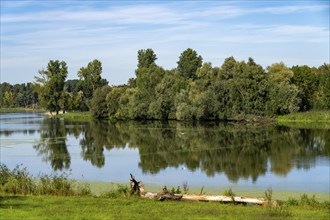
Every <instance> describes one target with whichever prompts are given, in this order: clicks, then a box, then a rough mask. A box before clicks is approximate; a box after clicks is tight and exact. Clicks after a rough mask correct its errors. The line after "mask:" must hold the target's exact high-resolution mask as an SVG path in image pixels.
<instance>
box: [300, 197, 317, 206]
mask: <svg viewBox="0 0 330 220" xmlns="http://www.w3.org/2000/svg"><path fill="white" fill-rule="evenodd" d="M299 204H300V205H303V206H304V205H305V206H312V207H314V208H317V207H318V206H320V203H319V202H318V201H317V200H316V198H315V195H313V196H312V197H308V196H307V195H306V194H303V195H302V196H301V197H300V201H299Z"/></svg>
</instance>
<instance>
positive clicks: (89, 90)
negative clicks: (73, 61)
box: [78, 59, 102, 99]
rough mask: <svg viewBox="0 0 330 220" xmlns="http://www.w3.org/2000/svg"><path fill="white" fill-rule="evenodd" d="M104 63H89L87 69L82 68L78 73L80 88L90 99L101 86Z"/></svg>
mask: <svg viewBox="0 0 330 220" xmlns="http://www.w3.org/2000/svg"><path fill="white" fill-rule="evenodd" d="M101 74H102V63H101V62H100V61H99V60H96V59H95V60H93V61H92V62H89V63H88V65H87V67H81V68H80V70H79V71H78V77H79V78H80V87H81V89H82V90H83V92H84V96H85V98H87V99H90V98H91V97H92V96H93V93H94V91H95V90H96V89H97V88H98V87H100V86H101V79H102V78H101Z"/></svg>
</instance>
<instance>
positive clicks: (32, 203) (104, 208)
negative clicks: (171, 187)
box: [0, 195, 330, 219]
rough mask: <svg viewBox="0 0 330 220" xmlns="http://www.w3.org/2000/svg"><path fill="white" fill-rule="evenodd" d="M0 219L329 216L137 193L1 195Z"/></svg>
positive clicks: (324, 207)
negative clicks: (163, 198)
mask: <svg viewBox="0 0 330 220" xmlns="http://www.w3.org/2000/svg"><path fill="white" fill-rule="evenodd" d="M0 202H1V205H0V213H1V219H329V217H330V215H329V204H326V203H318V204H316V203H315V204H312V203H304V204H303V203H301V204H300V203H299V202H300V201H298V202H296V201H291V202H287V203H285V204H281V205H279V206H277V207H260V206H243V205H229V204H221V203H215V202H177V201H175V202H171V201H167V202H159V201H155V200H145V199H140V198H136V197H126V198H125V197H117V198H109V197H92V196H83V197H78V196H66V197H64V196H12V195H1V196H0Z"/></svg>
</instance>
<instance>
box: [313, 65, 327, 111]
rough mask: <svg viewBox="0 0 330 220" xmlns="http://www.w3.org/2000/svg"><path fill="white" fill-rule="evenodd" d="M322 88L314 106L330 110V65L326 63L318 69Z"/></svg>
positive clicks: (318, 92)
mask: <svg viewBox="0 0 330 220" xmlns="http://www.w3.org/2000/svg"><path fill="white" fill-rule="evenodd" d="M318 74H319V78H320V86H319V88H318V91H317V94H318V96H317V97H316V99H315V101H314V106H317V107H319V108H321V109H327V110H330V64H326V63H324V64H323V65H321V66H320V67H319V68H318Z"/></svg>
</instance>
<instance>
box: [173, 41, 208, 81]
mask: <svg viewBox="0 0 330 220" xmlns="http://www.w3.org/2000/svg"><path fill="white" fill-rule="evenodd" d="M202 62H203V58H202V56H200V55H198V54H197V52H196V51H195V50H193V49H190V48H188V49H186V50H185V51H183V52H182V53H181V55H180V57H179V61H178V62H177V64H178V67H177V68H178V71H179V73H180V74H181V75H182V76H184V77H187V78H191V79H196V78H197V75H196V71H197V69H198V68H200V67H201V66H202Z"/></svg>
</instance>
